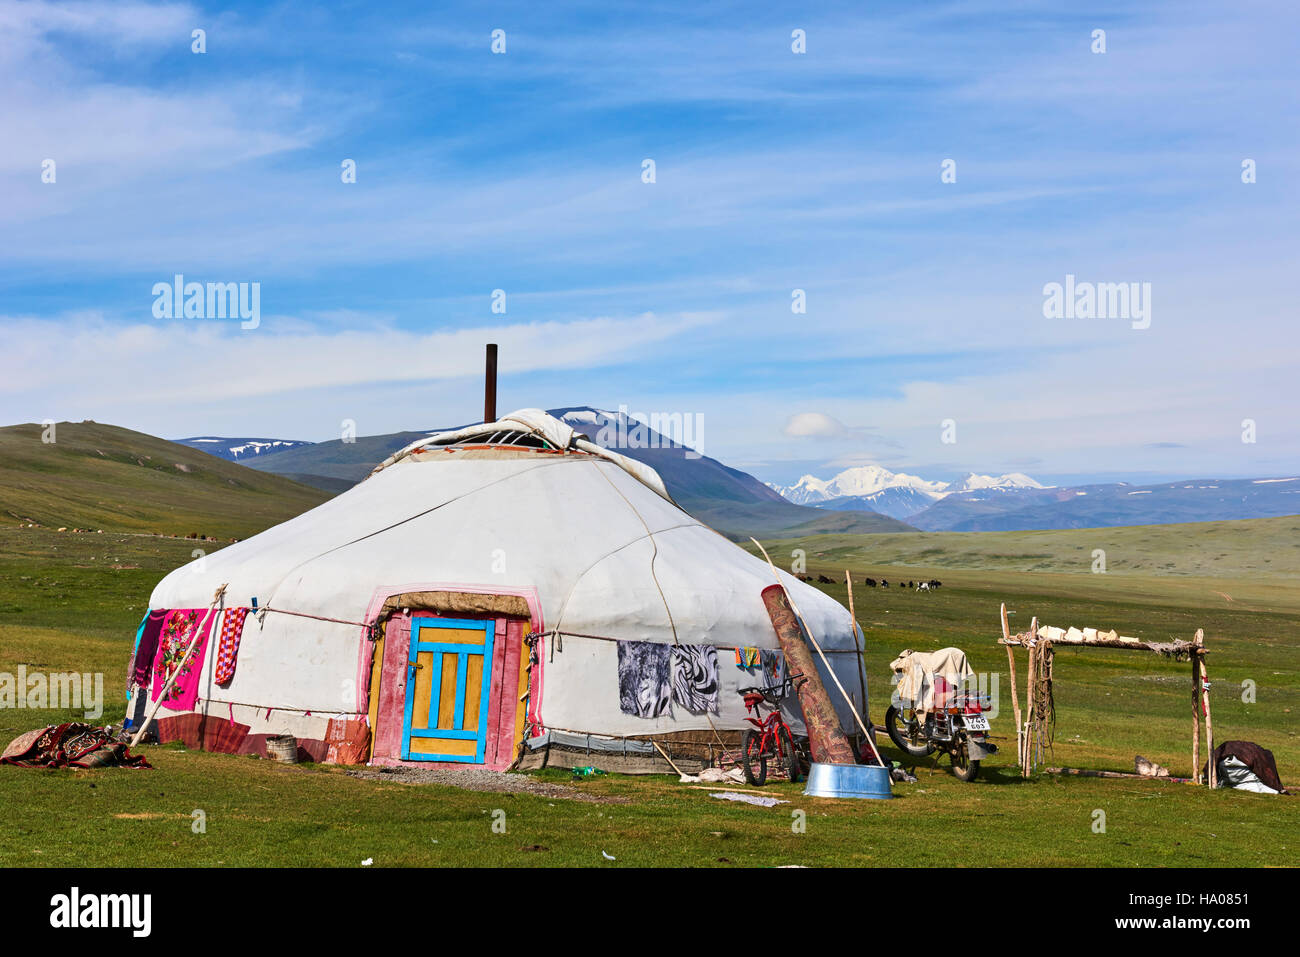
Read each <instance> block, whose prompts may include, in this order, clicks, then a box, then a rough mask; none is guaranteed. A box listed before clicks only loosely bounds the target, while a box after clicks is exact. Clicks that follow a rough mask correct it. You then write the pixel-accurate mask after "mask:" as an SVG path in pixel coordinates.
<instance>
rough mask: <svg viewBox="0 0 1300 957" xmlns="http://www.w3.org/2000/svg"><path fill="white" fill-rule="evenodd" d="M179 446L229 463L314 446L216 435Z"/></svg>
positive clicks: (284, 440) (185, 442) (188, 441)
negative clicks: (227, 437)
mask: <svg viewBox="0 0 1300 957" xmlns="http://www.w3.org/2000/svg"><path fill="white" fill-rule="evenodd" d="M175 441H176V442H177V443H178V444H179V445H188V446H189V447H190V448H192V449H198V450H199V451H200V452H207V453H208V454H209V455H215V456H216V457H217V458H219V459H225V460H226V461H228V462H242V461H244V460H246V459H252V458H256V457H257V456H259V455H270V454H272V453H274V452H284V451H287V450H289V449H296V448H301V447H302V446H304V445H312V444H313V443H311V442H300V441H297V440H295V439H226V438H220V437H218V436H215V435H201V436H196V437H195V438H192V439H176V440H175Z"/></svg>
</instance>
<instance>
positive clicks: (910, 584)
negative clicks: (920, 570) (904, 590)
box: [907, 581, 916, 588]
mask: <svg viewBox="0 0 1300 957" xmlns="http://www.w3.org/2000/svg"><path fill="white" fill-rule="evenodd" d="M907 587H908V588H915V587H916V582H913V581H909V582H908V583H907Z"/></svg>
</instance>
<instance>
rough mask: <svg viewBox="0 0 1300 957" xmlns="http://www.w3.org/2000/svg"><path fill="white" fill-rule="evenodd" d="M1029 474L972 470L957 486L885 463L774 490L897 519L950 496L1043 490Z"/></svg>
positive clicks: (802, 500) (806, 502)
mask: <svg viewBox="0 0 1300 957" xmlns="http://www.w3.org/2000/svg"><path fill="white" fill-rule="evenodd" d="M1043 487H1044V486H1043V485H1042V484H1040V483H1039V482H1036V481H1035V480H1034V479H1032V478H1030V477H1029V476H1028V475H1022V474H1021V473H1019V472H1012V473H1009V474H1007V475H999V476H993V475H978V474H976V473H975V472H971V473H970V474H968V475H967V476H965V477H964V478H962V479H961V480H960V481H957V482H932V481H929V480H928V479H923V478H921V477H920V476H917V475H909V474H908V473H906V472H891V471H889V469H886V468H881V467H880V466H879V465H859V466H855V467H853V468H849V469H845V470H844V471H843V472H840V473H839V474H838V475H836V476H834V477H833V478H830V479H819V478H818V477H817V476H815V475H805V476H804V477H803V478H801V479H799V481H798V482H796V483H795V484H794V485H790V486H780V485H772V486H771V488H772V489H773V490H774V491H776V492H778V493H779V494H780V495H782V496H783V497H784V498H787V499H789V500H790V501H792V502H795V503H797V504H799V505H815V506H818V507H820V508H830V509H835V510H838V511H872V512H880V513H881V514H882V515H889V516H890V517H892V518H906V517H907V516H909V515H915V514H916V513H918V512H920V511H922V510H923V509H926V508H929V507H930V506H931V505H933V504H934V503H935V502H937V501H939V500H940V499H943V498H946V497H947V496H949V495H953V494H957V493H963V492H973V491H985V490H988V489H1008V490H1011V489H1041V488H1043Z"/></svg>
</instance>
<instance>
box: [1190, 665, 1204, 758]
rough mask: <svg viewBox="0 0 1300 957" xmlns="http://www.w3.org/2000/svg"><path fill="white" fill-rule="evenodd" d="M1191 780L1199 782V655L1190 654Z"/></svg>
mask: <svg viewBox="0 0 1300 957" xmlns="http://www.w3.org/2000/svg"><path fill="white" fill-rule="evenodd" d="M1192 780H1193V781H1195V782H1196V783H1197V784H1200V783H1202V782H1201V655H1200V652H1199V651H1193V652H1192Z"/></svg>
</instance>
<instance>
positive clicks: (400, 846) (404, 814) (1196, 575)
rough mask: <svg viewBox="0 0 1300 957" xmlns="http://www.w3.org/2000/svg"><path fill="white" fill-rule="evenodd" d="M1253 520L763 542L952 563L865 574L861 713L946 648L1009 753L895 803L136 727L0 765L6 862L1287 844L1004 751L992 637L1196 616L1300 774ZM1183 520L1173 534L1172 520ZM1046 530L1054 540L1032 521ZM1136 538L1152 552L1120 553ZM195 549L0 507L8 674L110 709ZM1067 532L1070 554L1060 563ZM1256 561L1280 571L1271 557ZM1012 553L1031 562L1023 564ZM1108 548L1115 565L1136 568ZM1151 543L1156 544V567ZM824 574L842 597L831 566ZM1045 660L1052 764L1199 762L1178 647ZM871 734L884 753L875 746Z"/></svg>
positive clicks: (1280, 619)
mask: <svg viewBox="0 0 1300 957" xmlns="http://www.w3.org/2000/svg"><path fill="white" fill-rule="evenodd" d="M1265 522H1266V524H1265V525H1264V526H1263V527H1262V528H1260V529H1258V530H1254V531H1251V530H1250V529H1247V537H1250V535H1258V536H1260V543H1261V551H1260V553H1259V554H1256V553H1253V552H1252V550H1251V547H1250V546H1249V544H1248V542H1245V541H1244V540H1243V539H1242V532H1241V530H1240V529H1239V527H1238V526H1244V525H1249V524H1250V523H1211V524H1213V525H1215V526H1220V527H1217V528H1215V529H1209V528H1203V527H1201V526H1181V527H1176V526H1168V527H1164V528H1162V530H1161V531H1159V532H1156V533H1153V532H1151V531H1150V530H1147V529H1109V530H1104V531H1102V532H1093V531H1091V530H1082V531H1079V532H1053V533H993V534H992V535H988V536H985V535H965V534H962V535H949V534H933V535H925V536H910V535H909V536H906V538H908V539H912V538H914V539H915V542H908V541H902V539H904V536H899V535H881V536H852V537H850V536H818V537H816V538H810V539H806V540H801V541H799V542H766V543H765V544H766V545H767V546H768V548H769V550H770V551H771V553H772V555H773V557H774V559H776V560H778V561H780V562H782V563H783V564H787V565H788V563H789V561H790V557H791V553H792V552H793V551H794V550H795V549H796V548H801V549H803V550H804V552H805V553H806V556H807V561H808V563H809V571H811V572H812V573H813V574H814V575H815V574H817V573H825V574H827V575H828V576H831V577H835V578H837V580H840V581H841V582H842V577H843V569H844V568H845V567H849V568H851V569H852V570H853V573H854V578H855V581H857V582H861V580H862V578H863V577H864V576H865V575H868V574H870V575H872V576H874V577H876V578H880V577H886V578H889V579H890V580H891V582H892V581H897V580H899V579H903V580H906V579H909V578H911V579H920V578H927V579H928V578H931V577H935V578H939V579H941V580H942V581H943V583H944V584H943V587H942V588H941V589H939V590H938V592H936V593H935V594H932V595H926V594H918V593H915V592H905V591H901V590H899V589H897V588H891V589H888V590H882V589H874V590H873V589H868V588H866V587H864V586H862V585H861V584H858V585H855V589H854V597H855V601H856V608H857V614H858V619H859V621H860V622H861V624H862V626H863V628H864V630H865V633H866V637H867V649H866V666H867V674H868V679H869V681H870V683H871V694H872V705H871V714H872V717H873V718H874V719H875V720H876V721H877V722H879V721H880V720H881V719H882V716H883V712H884V708H885V706H886V704H887V703H888V687H889V683H888V678H889V670H888V663H889V661H890V660H891V659H892V658H893V657H894V656H895V655H896V654H897V652H898V651H900V650H902V649H903V648H916V649H933V648H939V647H943V646H945V645H956V646H958V647H961V648H963V649H964V650H965V651H966V652H967V653H968V654H969V656H970V659H971V661H972V664H973V665H974V666H975V667H976V669H978V670H981V671H988V672H991V673H996V674H999V676H1000V682H999V690H1000V703H1001V708H1002V710H1001V713H1000V715H999V716H998V717H997V718H996V719H995V720H994V722H993V725H994V734H995V735H1000V736H1001V737H1000V744H1001V746H1002V748H1003V753H1002V754H1000V755H998V756H997V757H995V758H993V759H992V760H991V761H989V762H987V763H986V765H985V767H984V769H983V770H982V773H981V777H980V779H979V780H978V781H976V782H975V783H973V784H963V783H961V782H959V781H957V780H956V779H954V778H953V777H952V776H951V774H949V773H948V772H947V770H946V767H936V766H935V765H934V764H933V763H932V762H930V761H922V762H921V763H920V766H919V767H918V768H917V776H918V781H917V783H915V784H898V785H895V787H894V793H895V800H892V801H888V802H883V801H827V800H820V799H811V798H805V797H803V796H802V793H801V792H802V786H792V785H789V784H786V783H783V782H782V783H773V784H769V785H768V786H767V787H765V788H764V789H763V791H764V792H765V793H768V794H771V795H773V796H776V797H780V798H782V799H785V800H788V801H790V803H789V804H782V805H778V806H777V807H775V808H760V807H752V806H747V805H740V804H730V803H728V802H724V801H720V800H717V799H714V798H712V797H710V796H709V795H710V794H711V793H713V792H710V791H708V790H704V789H701V788H692V787H689V786H686V785H681V784H678V783H677V782H676V781H675V780H673V779H672V778H668V777H654V778H646V777H627V776H620V775H608V776H601V777H593V778H583V779H581V780H575V781H570V776H569V775H568V774H567V773H566V772H562V771H555V770H551V771H547V772H542V774H541V776H542V777H543V778H545V779H547V780H550V781H554V782H559V783H570V784H572V786H573V787H574V788H577V789H580V790H582V791H585V792H589V793H591V794H594V795H598V796H602V797H606V798H610V799H612V800H610V801H607V802H601V803H589V802H579V801H573V800H566V799H561V798H553V797H539V796H533V795H526V794H509V795H507V794H491V793H480V792H472V791H464V790H460V789H456V788H449V787H442V786H436V785H405V784H400V783H395V782H394V783H390V782H388V781H372V780H361V779H357V778H354V777H349V776H348V775H347V774H346V773H344V772H343V771H342V770H341V769H338V768H328V767H322V766H299V767H283V766H280V765H276V764H272V763H270V762H267V761H264V760H258V759H254V758H248V757H236V756H229V755H220V754H205V753H197V752H188V751H185V750H183V749H181V748H179V747H178V746H174V745H169V746H165V747H161V748H159V747H153V748H148V749H146V754H147V756H148V758H149V760H150V761H151V762H152V763H153V764H154V765H155V770H153V771H123V770H105V771H92V772H86V771H66V770H64V771H44V770H32V769H21V768H12V767H0V865H20V866H51V865H106V866H142V865H144V866H168V865H186V866H190V865H214V866H233V865H254V866H282V865H304V866H324V867H331V866H338V867H356V866H360V865H361V862H362V861H363V860H371V861H373V863H374V866H404V865H421V866H444V865H445V866H462V867H463V866H503V865H521V866H529V865H532V866H537V865H551V866H556V865H564V866H590V867H625V866H691V867H701V866H718V867H726V866H767V865H777V864H805V865H809V866H819V865H821V866H825V865H839V866H915V865H926V864H930V865H1049V866H1114V865H1141V866H1166V865H1185V866H1202V865H1227V866H1288V865H1293V864H1294V862H1295V860H1296V857H1297V855H1296V850H1297V846H1298V845H1300V838H1298V837H1297V835H1300V810H1298V809H1297V802H1296V801H1295V800H1294V799H1292V798H1287V797H1271V796H1265V795H1255V794H1249V793H1245V792H1236V791H1218V792H1210V791H1208V790H1206V789H1204V788H1196V787H1193V786H1190V785H1185V784H1179V783H1175V782H1169V781H1148V780H1127V779H1099V778H1061V777H1056V776H1051V775H1040V776H1038V777H1036V778H1034V779H1033V780H1030V781H1022V780H1021V779H1020V778H1019V777H1018V775H1016V774H1015V773H1014V770H1013V769H1012V767H1011V765H1012V763H1013V757H1012V756H1011V753H1013V752H1014V738H1013V735H1014V730H1013V727H1012V725H1013V721H1012V719H1011V717H1010V698H1009V694H1008V689H1007V685H1006V681H1007V675H1006V668H1007V661H1006V653H1005V650H1004V649H1003V648H1002V647H1000V646H998V645H997V644H996V639H997V637H998V633H999V626H998V605H999V603H1000V602H1002V601H1005V602H1006V603H1007V606H1008V608H1010V609H1012V610H1013V611H1014V612H1015V614H1014V616H1013V617H1012V619H1011V620H1012V622H1013V625H1012V627H1013V628H1016V629H1020V628H1026V627H1028V624H1029V620H1030V618H1031V616H1034V615H1037V616H1038V618H1039V620H1040V621H1042V622H1044V623H1049V624H1059V625H1063V626H1065V625H1071V624H1073V625H1078V626H1080V627H1082V626H1085V625H1093V626H1097V627H1103V628H1111V627H1113V628H1116V629H1118V630H1119V631H1120V632H1121V633H1124V634H1132V635H1135V636H1137V637H1139V638H1144V639H1160V640H1165V639H1168V638H1171V637H1185V638H1186V637H1191V635H1192V634H1193V632H1194V631H1195V630H1196V629H1197V628H1198V627H1199V628H1204V629H1205V633H1206V640H1207V645H1208V647H1209V648H1210V652H1211V654H1210V657H1209V669H1210V676H1211V679H1212V681H1213V687H1212V692H1211V694H1212V700H1213V708H1214V723H1215V733H1216V738H1217V740H1220V741H1221V740H1225V739H1227V738H1245V739H1248V740H1253V741H1256V742H1258V743H1259V744H1261V745H1263V746H1264V747H1267V748H1270V749H1271V750H1272V751H1273V752H1274V754H1275V755H1276V757H1277V762H1278V767H1279V770H1280V772H1281V776H1282V780H1283V781H1284V782H1285V783H1287V784H1289V785H1293V786H1294V785H1297V784H1300V740H1298V739H1297V730H1298V729H1297V725H1298V724H1300V722H1297V720H1296V714H1297V710H1296V709H1297V706H1300V650H1298V647H1297V644H1298V643H1297V635H1298V634H1300V595H1298V594H1297V588H1296V585H1295V583H1294V579H1293V578H1288V576H1289V575H1290V569H1291V566H1289V565H1284V563H1283V562H1282V561H1280V560H1279V559H1278V554H1279V551H1280V550H1281V546H1286V545H1287V544H1288V542H1287V541H1286V537H1287V536H1286V532H1287V530H1288V529H1287V527H1286V526H1285V523H1290V525H1291V526H1297V525H1300V520H1297V519H1294V518H1288V519H1271V520H1265ZM1267 523H1271V524H1267ZM1175 528H1180V529H1182V530H1183V532H1182V534H1181V535H1179V534H1176V533H1174V532H1170V531H1168V530H1169V529H1175ZM1043 534H1048V535H1050V536H1052V537H1053V542H1052V543H1046V542H1045V541H1044V540H1043V539H1041V538H1037V536H1040V535H1043ZM1099 535H1107V536H1110V537H1109V538H1108V539H1107V540H1106V541H1107V542H1110V543H1111V544H1110V545H1109V550H1108V555H1109V556H1115V555H1116V553H1117V552H1118V553H1120V554H1124V553H1125V550H1126V549H1129V551H1128V552H1127V556H1128V557H1127V558H1124V559H1122V560H1117V559H1116V558H1115V557H1111V558H1110V563H1109V568H1108V571H1107V573H1106V574H1094V573H1092V572H1091V570H1090V566H1091V559H1090V555H1091V551H1092V549H1093V548H1094V547H1103V548H1104V547H1107V545H1106V544H1105V543H1102V544H1098V545H1095V546H1094V545H1093V544H1092V543H1093V541H1094V540H1096V539H1097V536H1099ZM1016 536H1019V541H1018V542H1017V540H1016ZM1072 536H1075V537H1077V540H1076V539H1073V538H1072ZM981 539H985V540H986V541H987V544H986V545H980V544H979V542H980V540H981ZM896 540H897V541H896ZM1265 541H1267V542H1268V543H1269V544H1268V545H1267V546H1265V545H1263V542H1265ZM1115 542H1119V543H1120V545H1119V546H1118V548H1117V546H1116V545H1115V544H1114V543H1115ZM1126 543H1127V544H1126ZM1143 543H1146V547H1147V548H1148V552H1147V553H1146V554H1144V555H1143V556H1142V557H1138V550H1139V549H1140V548H1141V547H1143ZM1076 545H1077V547H1076ZM191 548H192V543H188V542H183V541H174V540H170V539H160V538H154V537H148V536H134V535H126V534H108V533H106V534H103V535H74V534H73V533H70V532H64V533H58V532H55V531H52V530H49V529H17V528H10V527H0V671H9V672H12V671H14V670H15V669H16V668H17V666H18V665H20V664H25V665H26V666H27V667H28V668H29V669H41V670H46V671H64V670H74V669H75V670H79V671H92V672H95V671H98V672H103V673H104V675H105V689H106V698H107V704H106V708H105V713H104V716H103V718H102V719H101V721H102V722H108V721H114V722H120V720H121V718H122V716H123V711H124V707H125V672H126V664H127V657H128V655H129V653H130V649H131V642H132V637H133V635H134V629H135V625H136V624H137V622H138V620H139V618H140V616H141V615H142V614H143V612H144V608H145V603H146V601H147V598H148V595H149V592H150V590H151V589H152V587H153V585H154V584H155V583H156V581H157V580H158V579H159V578H160V577H161V576H162V575H163V574H165V573H166V572H167V571H168V570H170V569H171V568H173V567H175V566H176V565H178V564H181V563H182V562H185V561H188V560H189V557H190V549H191ZM1216 548H1217V549H1219V550H1220V551H1222V552H1224V553H1225V554H1226V555H1227V556H1229V557H1230V558H1231V568H1225V570H1224V573H1223V574H1221V575H1214V574H1210V573H1209V572H1210V571H1211V570H1212V569H1211V568H1209V567H1207V566H1205V565H1204V564H1203V559H1202V558H1200V557H1195V558H1193V559H1189V558H1188V557H1187V554H1185V553H1191V552H1193V551H1195V550H1201V549H1210V550H1213V549H1216ZM890 549H895V550H894V551H890ZM1157 549H1159V550H1160V552H1159V553H1158V554H1157V551H1156V550H1157ZM922 553H923V554H922ZM1197 554H1198V555H1199V552H1198V553H1197ZM1288 554H1289V553H1288ZM1076 555H1078V556H1082V557H1079V558H1078V560H1077V561H1076V560H1075V559H1074V556H1076ZM1021 556H1032V558H1029V559H1026V558H1023V557H1021ZM1043 556H1046V557H1043ZM1268 558H1271V559H1272V561H1270V562H1269V565H1273V564H1276V565H1277V567H1278V569H1281V570H1280V571H1278V570H1274V569H1272V568H1268V569H1266V570H1261V568H1260V566H1261V565H1262V564H1263V560H1264V559H1268ZM1023 561H1032V562H1034V563H1039V564H1044V567H1041V568H1038V569H1031V568H1027V567H1020V564H1019V563H1021V562H1023ZM1124 561H1130V562H1132V563H1133V566H1132V567H1131V568H1129V569H1127V570H1126V569H1125V567H1124V564H1123V563H1124ZM913 562H914V564H913ZM945 563H950V564H951V565H957V566H960V567H948V566H947V565H946V564H945ZM1166 564H1172V566H1173V567H1172V568H1168V569H1165V570H1163V571H1161V570H1159V568H1158V567H1157V566H1160V565H1166ZM1226 564H1228V562H1227V560H1225V565H1226ZM820 587H824V588H825V589H826V590H827V591H828V592H829V593H830V594H832V595H834V596H835V597H837V598H839V599H841V600H845V599H846V598H847V595H846V589H845V586H844V585H843V584H842V583H839V584H835V585H825V586H820ZM1056 661H1057V668H1056V677H1057V681H1056V696H1057V697H1056V701H1057V714H1058V720H1057V726H1056V742H1055V748H1054V751H1053V753H1052V755H1051V763H1053V764H1059V765H1066V766H1071V767H1079V768H1094V769H1110V770H1132V763H1133V757H1134V755H1135V754H1139V753H1140V754H1142V755H1144V756H1146V757H1148V758H1150V759H1152V760H1155V761H1158V762H1160V763H1161V764H1164V765H1165V766H1167V767H1168V768H1169V769H1170V770H1171V771H1172V772H1173V774H1174V775H1178V776H1185V775H1188V774H1189V773H1190V771H1191V767H1190V750H1191V724H1192V721H1191V716H1192V712H1191V708H1192V704H1191V688H1190V684H1191V683H1190V677H1189V674H1190V672H1189V666H1188V665H1187V664H1185V663H1175V662H1170V661H1166V660H1164V659H1161V658H1158V657H1157V656H1155V655H1151V654H1145V653H1137V652H1132V651H1125V650H1115V651H1108V650H1104V649H1094V650H1087V651H1079V650H1072V649H1060V650H1058V653H1057V658H1056ZM1021 663H1022V664H1023V658H1022V659H1021ZM1022 672H1023V669H1022ZM1248 679H1249V680H1250V681H1253V682H1254V683H1255V687H1256V700H1255V702H1254V703H1246V702H1244V701H1243V700H1242V686H1243V682H1245V681H1247V680H1248ZM74 718H75V719H78V720H79V719H80V716H79V715H73V714H70V713H66V712H54V711H27V710H5V711H0V738H2V739H4V740H5V741H7V740H8V739H9V738H12V737H14V736H15V735H17V734H18V733H20V732H21V731H24V730H28V729H30V728H34V727H39V726H43V725H45V724H50V723H55V722H58V721H65V720H73V719H74ZM886 754H887V756H892V757H901V756H900V755H898V754H897V753H895V752H893V751H892V750H891V749H889V748H886ZM909 763H910V762H909ZM497 810H501V811H504V812H505V821H506V828H505V832H504V833H498V832H497V831H494V830H493V828H492V822H493V812H494V811H497ZM195 811H201V812H203V813H202V815H201V817H202V819H203V820H204V821H205V825H206V828H205V830H204V832H202V833H195V830H194V827H193V823H194V821H195V820H196V819H197V817H198V816H196V815H195V813H194V812H195ZM1098 811H1101V812H1104V816H1105V831H1104V833H1097V832H1096V831H1095V829H1094V824H1095V822H1096V821H1097V820H1098V815H1097V812H1098ZM794 812H803V815H802V818H803V820H805V821H806V827H805V828H803V829H802V830H800V829H799V828H798V827H795V826H794V825H796V824H797V823H798V821H799V819H800V816H798V815H796V814H795V813H794ZM498 817H499V816H498ZM498 830H499V828H498ZM602 852H603V853H602ZM605 855H609V856H610V857H613V858H614V860H612V861H611V860H609V859H608V858H607V857H606V856H605Z"/></svg>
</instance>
